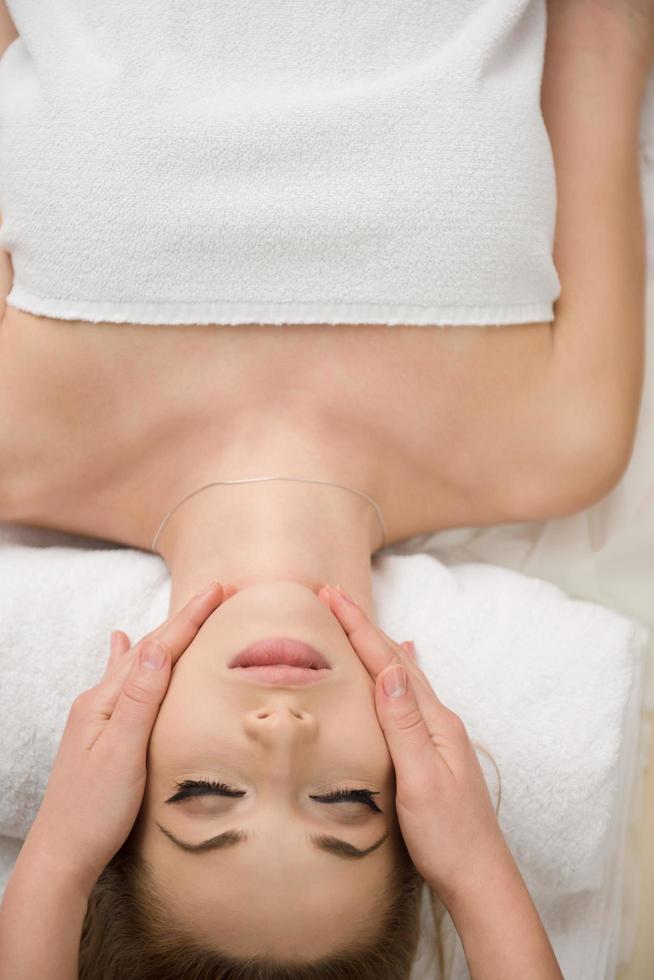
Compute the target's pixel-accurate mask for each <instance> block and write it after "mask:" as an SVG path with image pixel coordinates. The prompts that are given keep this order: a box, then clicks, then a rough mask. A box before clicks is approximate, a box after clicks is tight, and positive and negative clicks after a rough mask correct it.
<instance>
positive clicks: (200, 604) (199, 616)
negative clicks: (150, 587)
mask: <svg viewBox="0 0 654 980" xmlns="http://www.w3.org/2000/svg"><path fill="white" fill-rule="evenodd" d="M232 594H233V593H232ZM223 598H224V592H223V590H222V587H221V586H220V584H219V583H212V585H211V587H210V588H209V589H208V590H205V592H201V593H199V594H198V595H196V596H193V598H192V599H189V601H188V602H187V603H186V605H185V606H183V607H182V608H181V609H180V610H179V612H177V613H176V614H175V615H174V616H171V617H170V618H169V619H167V620H166V621H165V622H164V623H162V625H161V626H158V627H156V629H154V630H152V631H151V632H150V633H147V634H146V635H145V636H144V637H143V638H142V639H141V640H139V642H138V643H137V644H136V645H135V646H134V647H131V648H130V650H129V651H127V652H126V654H125V656H124V657H123V658H122V660H120V661H119V662H117V663H116V664H115V669H113V668H112V670H111V671H108V670H107V671H105V674H104V676H103V678H102V680H101V681H100V683H99V684H98V685H97V686H96V688H95V690H97V692H98V699H99V700H98V704H97V713H98V714H99V715H104V717H105V718H109V717H110V715H111V712H112V711H113V709H114V706H115V704H116V701H117V699H118V697H119V695H120V692H121V690H122V687H123V684H124V683H125V681H126V679H127V675H128V674H129V672H130V670H131V669H132V666H133V664H134V662H135V661H136V660H137V659H138V654H139V652H140V651H141V649H142V648H143V646H144V644H146V643H147V642H148V641H150V640H159V641H160V642H161V643H162V644H163V645H164V647H165V649H166V650H167V651H168V653H169V655H170V659H171V669H172V667H174V665H175V664H176V663H177V661H178V660H179V658H180V657H181V655H182V653H183V652H184V650H186V648H187V647H188V646H189V644H190V643H191V640H193V639H194V637H195V636H196V635H197V633H198V630H199V629H200V627H201V626H202V625H203V624H204V622H205V620H206V619H207V618H208V617H209V616H210V615H211V613H213V612H214V611H215V610H216V608H217V607H218V606H219V605H220V603H221V602H222V601H223Z"/></svg>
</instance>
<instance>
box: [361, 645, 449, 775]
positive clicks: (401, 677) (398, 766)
mask: <svg viewBox="0 0 654 980" xmlns="http://www.w3.org/2000/svg"><path fill="white" fill-rule="evenodd" d="M375 703H376V708H377V718H378V720H379V723H380V725H381V728H382V731H383V733H384V738H385V739H386V744H387V745H388V748H389V751H390V753H391V757H392V759H393V765H394V767H395V772H396V776H398V777H407V776H409V775H411V774H413V775H414V776H415V777H417V778H419V777H420V776H421V775H422V774H426V773H428V772H429V766H433V765H434V757H435V756H436V757H439V753H438V751H437V750H436V748H435V746H434V743H433V741H432V737H431V734H430V732H429V729H428V727H427V725H426V723H425V720H424V718H423V716H422V712H421V710H420V705H419V704H418V702H417V700H416V698H415V695H414V693H413V691H412V689H411V684H410V682H409V678H408V673H407V671H406V670H405V669H404V667H402V666H400V665H399V664H394V665H393V666H392V667H387V668H386V669H385V670H382V671H381V672H380V673H379V675H378V676H377V682H376V685H375Z"/></svg>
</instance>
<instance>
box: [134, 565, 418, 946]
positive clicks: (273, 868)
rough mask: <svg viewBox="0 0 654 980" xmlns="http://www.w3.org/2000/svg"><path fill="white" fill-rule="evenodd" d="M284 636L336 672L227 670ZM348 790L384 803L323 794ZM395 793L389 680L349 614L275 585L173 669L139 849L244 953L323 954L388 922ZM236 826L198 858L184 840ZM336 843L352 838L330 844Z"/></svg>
mask: <svg viewBox="0 0 654 980" xmlns="http://www.w3.org/2000/svg"><path fill="white" fill-rule="evenodd" d="M271 636H290V637H294V638H297V639H299V640H303V641H304V642H306V643H308V644H310V645H311V646H313V647H314V648H315V649H316V650H318V651H319V652H320V653H321V654H322V655H323V656H324V657H325V659H326V660H327V662H328V663H329V664H330V666H331V670H330V671H329V672H328V673H327V674H326V675H325V676H324V679H321V680H319V681H317V682H316V683H313V684H305V685H298V686H296V687H279V686H265V685H263V684H260V683H253V682H251V681H249V680H246V679H244V678H243V676H242V675H239V672H238V671H235V670H232V669H230V668H229V667H228V666H227V665H228V663H229V662H230V661H231V660H232V659H233V658H234V656H235V655H236V654H237V653H239V652H240V651H241V650H242V649H243V648H244V647H246V646H248V645H249V644H251V643H253V642H254V641H255V640H259V639H264V638H267V637H271ZM184 780H206V781H209V782H221V783H224V784H226V785H227V786H228V787H229V788H230V793H232V795H229V796H225V795H215V794H211V795H206V794H205V795H196V796H191V797H187V798H186V799H184V800H179V801H178V802H172V801H171V797H173V796H175V794H176V793H177V792H179V788H178V786H177V785H176V784H177V783H180V782H182V781H184ZM339 789H340V790H342V789H356V790H369V791H371V793H372V794H374V795H372V796H371V797H369V799H370V800H371V801H373V805H374V806H375V807H378V808H379V811H381V812H378V811H377V810H376V809H373V808H371V806H369V805H368V804H367V803H366V802H357V801H341V802H338V801H337V802H331V803H328V802H321V801H319V800H317V799H315V797H317V796H325V795H328V794H331V793H334V792H335V791H337V790H339ZM233 793H237V794H238V795H233ZM363 798H364V799H365V797H363ZM394 798H395V779H394V771H393V766H392V762H391V758H390V755H389V752H388V748H387V746H386V741H385V739H384V736H383V733H382V731H381V728H380V727H379V723H378V721H377V716H376V712H375V705H374V683H373V681H372V679H371V677H370V676H369V674H368V672H367V671H366V669H365V668H364V666H363V664H362V663H361V661H360V660H359V659H358V657H357V655H356V654H355V652H354V650H353V649H352V647H351V645H350V643H349V641H348V638H347V635H346V634H345V632H344V631H343V628H342V627H341V625H340V623H339V622H338V620H337V619H336V617H335V616H334V615H333V613H331V612H330V610H329V609H328V608H327V607H326V606H325V605H324V604H323V603H322V602H321V601H320V600H319V599H318V597H317V595H316V594H315V593H314V592H313V591H312V590H311V589H310V588H308V587H306V586H304V585H301V584H299V583H297V582H290V581H272V582H260V583H257V584H255V585H250V586H248V587H246V588H244V589H242V590H241V591H239V592H237V593H236V594H235V595H234V596H233V597H231V598H230V599H229V600H227V601H226V602H225V603H224V604H223V605H221V606H220V607H219V608H218V609H217V610H216V612H215V613H214V614H213V615H212V616H211V617H210V618H209V619H208V620H207V621H206V623H205V624H204V625H203V626H202V628H201V629H200V631H199V632H198V634H197V636H196V638H195V640H194V641H193V642H192V643H191V644H190V646H189V647H188V649H187V650H186V652H185V653H184V654H183V656H182V657H181V659H180V660H179V662H178V663H177V665H176V666H175V668H174V670H173V674H172V677H171V680H170V686H169V689H168V693H167V695H166V698H165V700H164V702H163V704H162V706H161V709H160V711H159V715H158V718H157V721H156V724H155V726H154V729H153V732H152V736H151V739H150V745H149V750H148V781H147V786H146V791H145V796H144V802H143V806H142V809H141V813H140V814H139V820H138V822H137V827H136V828H135V832H136V842H137V847H138V849H139V851H140V853H141V854H142V856H143V857H145V858H146V860H148V861H149V863H150V864H151V865H152V868H153V876H154V882H155V885H156V886H157V889H158V891H159V892H160V893H161V894H162V896H163V897H164V898H165V901H166V904H167V907H168V908H169V909H170V910H171V913H172V915H173V917H174V921H175V922H177V923H179V925H182V926H185V927H187V928H188V929H189V930H190V931H192V933H193V934H194V935H198V936H201V937H202V938H203V939H206V940H209V941H210V942H211V943H212V944H213V945H215V946H216V948H220V949H222V950H223V951H224V952H226V953H229V954H232V955H235V956H239V955H241V956H244V955H247V954H254V953H268V954H270V955H275V954H276V955H277V956H279V957H282V956H284V957H292V956H297V957H298V958H307V959H309V958H313V957H318V956H320V955H321V954H324V953H327V952H330V951H333V950H334V948H335V946H338V945H341V944H343V943H345V942H346V941H347V940H348V939H351V938H355V937H360V936H361V931H362V929H363V928H365V926H366V924H367V925H368V927H369V928H370V929H371V930H373V929H374V925H375V921H376V918H377V916H376V912H375V910H376V907H377V906H376V903H377V902H379V901H380V900H381V898H382V896H383V893H384V890H385V881H386V878H387V876H388V874H389V872H390V870H391V868H392V866H393V865H394V863H395V860H396V853H397V852H396V845H397V842H398V836H397V835H398V833H399V832H398V829H397V820H396V816H395V807H394ZM226 832H229V834H228V835H227V836H225V837H223V838H222V839H220V840H218V841H217V842H216V843H217V846H216V847H213V848H209V847H207V846H206V845H205V847H204V849H202V850H196V851H189V850H187V849H184V848H183V847H182V846H180V844H178V843H175V841H174V840H173V839H172V838H175V840H176V841H179V842H181V843H182V844H186V845H197V844H198V843H200V842H202V841H207V840H209V839H211V838H215V837H219V835H222V834H226ZM241 837H242V838H243V839H240V838H241ZM320 838H331V839H335V840H336V841H341V842H345V844H344V845H343V844H339V843H334V842H333V841H332V844H331V846H330V848H329V849H325V848H324V847H319V846H318V843H316V841H317V840H319V839H320ZM382 838H385V839H384V840H383V841H382V843H380V844H378V846H375V845H377V842H378V841H380V840H381V839H382ZM354 848H356V849H357V850H360V851H363V852H366V851H369V853H367V854H365V855H364V856H356V853H355V852H353V850H352V849H354ZM371 848H372V850H369V849H371ZM344 852H346V853H344ZM347 852H349V853H347Z"/></svg>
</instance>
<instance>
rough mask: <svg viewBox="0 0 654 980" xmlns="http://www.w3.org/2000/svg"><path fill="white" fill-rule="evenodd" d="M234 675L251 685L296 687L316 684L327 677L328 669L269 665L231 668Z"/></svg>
mask: <svg viewBox="0 0 654 980" xmlns="http://www.w3.org/2000/svg"><path fill="white" fill-rule="evenodd" d="M231 669H232V670H233V671H234V673H236V674H238V675H240V676H241V677H242V678H243V680H246V681H249V682H250V683H252V684H265V685H267V686H268V685H270V686H274V685H278V684H279V685H291V684H292V685H296V684H317V683H318V682H319V681H322V680H324V679H325V678H326V677H329V673H330V671H329V668H320V669H318V670H313V669H312V668H311V667H291V666H289V665H288V664H269V665H268V666H267V667H232V668H231Z"/></svg>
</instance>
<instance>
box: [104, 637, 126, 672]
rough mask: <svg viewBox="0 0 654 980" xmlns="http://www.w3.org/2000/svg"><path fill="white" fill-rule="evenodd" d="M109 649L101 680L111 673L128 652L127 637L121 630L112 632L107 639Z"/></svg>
mask: <svg viewBox="0 0 654 980" xmlns="http://www.w3.org/2000/svg"><path fill="white" fill-rule="evenodd" d="M109 648H110V651H111V652H110V654H109V659H108V661H107V666H106V667H105V669H104V675H103V678H104V677H106V676H107V674H109V673H110V672H111V671H113V669H114V667H115V666H116V665H117V664H119V663H120V662H121V660H122V658H123V657H124V655H125V654H126V653H127V652H128V651H129V649H130V642H129V637H128V636H127V634H126V633H123V631H122V630H113V631H112V633H111V636H110V638H109Z"/></svg>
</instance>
